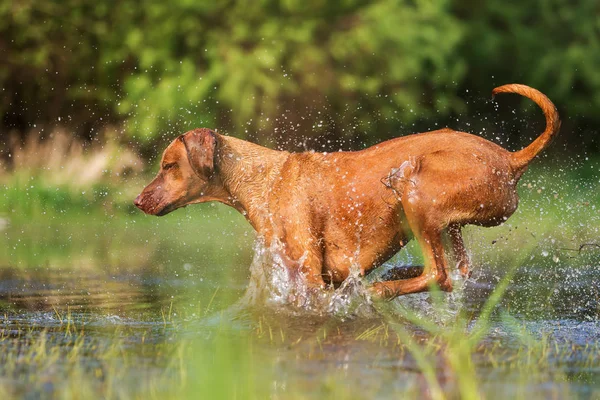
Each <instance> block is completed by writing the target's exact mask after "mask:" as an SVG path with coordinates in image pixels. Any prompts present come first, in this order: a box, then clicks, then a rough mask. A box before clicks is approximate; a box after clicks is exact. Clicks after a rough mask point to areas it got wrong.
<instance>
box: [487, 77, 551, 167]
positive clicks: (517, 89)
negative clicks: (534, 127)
mask: <svg viewBox="0 0 600 400" xmlns="http://www.w3.org/2000/svg"><path fill="white" fill-rule="evenodd" d="M497 93H517V94H520V95H521V96H525V97H527V98H529V99H531V100H533V101H534V102H535V103H536V104H537V105H538V106H540V108H541V109H542V111H543V112H544V115H545V116H546V130H544V132H543V133H542V134H541V135H540V136H539V137H538V138H537V139H535V140H534V141H533V143H531V144H530V145H529V146H527V147H525V148H524V149H523V150H519V151H516V152H514V153H512V159H513V166H514V168H515V169H516V170H522V169H523V168H525V167H526V166H527V165H528V164H529V163H530V162H531V160H533V159H534V158H535V156H537V155H538V154H539V153H540V152H541V151H542V150H544V149H545V148H546V147H548V145H549V144H550V142H551V141H552V139H553V138H554V137H555V136H556V134H557V133H558V130H559V129H560V118H559V117H558V111H556V107H555V106H554V104H553V103H552V102H551V101H550V99H549V98H548V97H546V95H545V94H543V93H542V92H540V91H539V90H536V89H533V88H530V87H529V86H525V85H519V84H510V85H503V86H500V87H497V88H496V89H494V90H493V91H492V96H495V95H496V94H497Z"/></svg>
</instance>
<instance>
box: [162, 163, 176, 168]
mask: <svg viewBox="0 0 600 400" xmlns="http://www.w3.org/2000/svg"><path fill="white" fill-rule="evenodd" d="M176 166H177V164H176V163H171V164H165V165H163V169H164V170H168V169H171V168H174V167H176Z"/></svg>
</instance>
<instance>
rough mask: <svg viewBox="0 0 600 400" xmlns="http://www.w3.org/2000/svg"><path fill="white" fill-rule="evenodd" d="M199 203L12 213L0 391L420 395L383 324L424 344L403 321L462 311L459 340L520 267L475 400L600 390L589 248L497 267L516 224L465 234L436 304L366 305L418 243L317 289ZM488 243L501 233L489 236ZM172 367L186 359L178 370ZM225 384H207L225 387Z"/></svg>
mask: <svg viewBox="0 0 600 400" xmlns="http://www.w3.org/2000/svg"><path fill="white" fill-rule="evenodd" d="M206 210H207V209H206V208H205V209H204V210H202V212H206ZM200 214H201V213H200V212H198V215H196V214H193V213H192V214H188V217H187V218H186V215H185V214H184V215H180V216H175V217H173V218H171V217H168V218H167V219H161V220H155V219H147V218H145V217H144V218H140V219H136V220H126V221H124V222H123V221H121V222H119V221H109V222H106V221H104V219H102V218H98V219H96V220H92V222H90V223H85V224H83V223H81V224H76V229H77V230H78V232H80V234H79V235H73V233H72V232H69V227H68V226H66V225H65V224H64V223H63V222H62V221H61V222H59V223H58V225H53V224H52V223H50V224H48V225H47V226H46V225H44V226H34V225H28V224H25V223H23V224H17V223H14V222H13V223H12V224H11V225H10V226H9V227H8V228H7V230H5V231H4V237H5V240H6V242H7V244H8V246H7V248H8V249H9V250H8V251H7V252H6V253H4V254H5V255H4V256H3V257H0V271H1V272H0V274H1V279H0V354H1V355H0V361H2V365H3V367H2V368H0V371H1V373H0V393H4V392H3V390H9V392H8V393H9V395H10V396H26V397H29V398H40V397H42V398H43V397H61V396H63V395H64V393H65V392H64V390H65V389H64V387H67V388H70V387H71V386H75V388H74V389H72V390H80V386H81V385H80V384H79V383H76V384H74V383H73V382H87V383H86V385H88V386H85V387H86V388H87V389H86V390H92V391H93V392H94V393H99V394H102V395H106V394H107V393H108V394H110V393H112V395H113V396H116V397H119V396H121V397H128V396H129V397H135V396H136V395H137V396H145V394H147V393H159V394H163V395H164V396H165V397H168V396H171V397H172V396H175V397H176V395H177V393H178V392H174V390H175V389H174V388H179V387H180V386H182V383H181V382H184V381H185V382H188V383H187V385H190V384H191V383H190V382H192V383H193V382H194V379H191V380H190V378H189V377H190V376H192V377H196V376H197V377H198V381H199V382H200V383H198V384H199V385H201V387H202V388H206V387H210V386H211V385H209V384H210V383H215V384H216V383H217V381H218V377H228V378H231V379H232V381H235V380H236V379H240V376H248V377H250V378H248V379H249V380H250V381H256V382H259V383H258V385H259V386H260V388H254V389H252V390H264V391H265V392H264V393H265V396H267V397H272V398H288V397H290V395H292V394H295V395H297V396H299V397H303V398H315V399H317V398H324V397H331V396H332V393H335V394H336V396H340V398H355V397H356V395H357V394H360V396H359V397H363V395H364V394H369V397H371V398H381V399H384V398H397V397H398V396H400V395H405V396H408V397H410V396H413V397H421V396H423V395H426V394H427V393H429V394H431V391H430V390H431V388H430V383H429V382H428V381H427V379H426V377H425V375H424V374H423V366H422V365H421V364H419V361H418V360H417V358H416V357H415V354H413V353H411V351H409V350H408V349H407V347H406V341H405V340H404V339H402V340H401V337H400V336H399V335H400V333H398V332H397V329H401V330H403V331H405V332H407V333H408V334H409V336H410V338H412V339H411V340H414V341H415V343H416V344H417V345H418V346H420V347H421V348H424V349H429V350H428V351H430V350H431V348H429V347H427V346H428V345H429V344H431V343H433V342H435V341H436V340H437V339H434V338H433V336H434V335H432V334H431V333H430V332H429V331H428V330H427V328H426V326H423V325H421V324H419V323H418V322H417V323H415V322H411V320H410V317H411V316H416V317H417V319H420V320H422V321H429V322H432V323H433V324H434V325H435V326H436V327H437V328H439V329H440V332H442V334H448V335H450V334H451V333H452V332H453V329H455V328H456V326H457V325H458V324H460V323H463V322H464V323H465V326H466V329H465V330H464V332H465V335H467V334H469V332H471V331H472V330H473V329H474V327H475V326H476V324H477V321H478V318H479V316H480V313H481V310H482V309H483V307H484V304H485V303H486V301H487V300H488V298H489V296H490V294H491V293H493V291H494V290H495V288H496V287H497V286H498V285H499V282H501V281H502V277H503V276H505V275H506V274H507V271H509V270H510V269H511V268H513V267H515V266H516V271H515V275H514V278H513V280H512V283H511V284H510V285H509V286H508V288H507V290H506V293H505V295H504V297H503V299H502V300H501V302H500V305H499V307H498V309H497V311H496V312H495V313H494V314H493V315H492V317H491V323H490V327H489V330H488V331H487V332H486V334H485V335H484V337H483V338H482V340H481V342H480V344H478V345H477V346H476V347H475V348H474V349H473V351H472V353H471V357H472V363H473V365H474V366H475V370H476V375H477V378H478V381H479V383H480V387H479V390H480V391H481V392H482V393H483V394H484V395H485V396H486V397H487V398H506V397H514V396H517V397H519V396H520V397H524V396H525V397H532V398H544V397H552V396H554V397H557V396H558V397H561V396H562V395H565V393H566V394H568V395H569V396H579V397H583V398H597V397H598V396H599V394H600V357H599V352H598V350H599V348H600V324H599V320H600V306H599V304H600V302H599V301H598V299H599V298H600V294H599V289H598V284H597V283H598V282H600V270H599V268H598V266H599V263H598V260H599V259H600V254H598V253H597V252H595V249H593V248H589V249H585V250H584V251H582V253H581V254H573V256H572V258H569V257H564V256H563V255H561V258H562V259H563V260H564V261H560V262H556V261H554V260H553V259H552V257H551V256H544V255H543V254H541V253H542V252H541V251H539V249H537V247H536V248H534V250H532V251H529V252H528V253H527V255H526V256H522V257H521V256H519V257H517V256H515V254H516V253H513V254H511V256H513V257H514V258H513V259H512V261H510V260H511V259H508V260H509V261H510V263H506V262H505V260H507V258H505V257H506V254H507V253H509V252H507V249H510V248H513V247H512V246H514V242H515V241H516V242H518V243H521V244H523V247H525V244H527V241H526V240H524V239H523V237H526V236H527V235H525V236H522V237H519V236H517V237H514V236H513V235H514V234H511V232H514V228H511V227H505V228H498V229H500V231H498V230H496V231H491V230H474V231H472V232H471V233H469V232H467V235H466V241H467V243H468V244H469V245H470V247H471V249H473V250H472V252H473V258H474V260H473V264H474V265H475V266H476V267H475V269H474V273H473V276H472V277H471V278H470V279H468V280H466V281H459V282H456V284H455V288H456V289H455V291H454V292H453V293H450V294H445V293H444V294H441V297H442V299H441V303H440V302H438V301H436V300H435V299H434V298H433V297H432V296H431V295H430V294H428V293H422V294H416V295H410V296H404V297H401V298H399V299H397V300H394V301H392V302H384V303H378V302H374V301H373V300H372V299H371V298H370V297H369V295H368V292H367V291H366V289H365V288H366V285H367V284H368V281H369V280H373V279H379V277H381V276H386V275H389V274H392V273H393V272H394V271H395V272H396V273H397V272H398V271H399V270H398V267H402V266H406V265H418V264H419V263H420V259H419V256H418V254H417V253H416V252H415V251H414V250H415V249H414V247H413V248H411V247H410V246H409V248H408V252H407V253H402V254H400V255H399V256H398V257H396V258H395V259H394V260H392V261H391V262H390V263H388V264H386V265H385V266H384V267H382V268H380V270H379V271H377V273H376V274H375V275H374V276H370V277H368V279H366V280H365V279H360V278H358V277H356V276H352V277H351V278H350V279H349V280H348V281H347V282H346V283H345V284H344V285H342V287H340V288H338V289H337V290H333V289H328V290H324V291H320V292H318V293H315V292H311V291H309V290H307V289H306V286H305V285H303V283H302V282H301V281H297V280H293V279H290V277H289V276H287V273H286V271H285V269H283V268H282V266H281V263H280V262H279V260H277V258H276V257H273V256H272V255H271V254H272V253H271V252H270V251H269V249H265V248H264V247H263V246H261V244H260V242H254V241H253V238H252V235H248V233H247V231H244V230H243V229H245V228H242V230H240V229H239V228H236V227H238V226H244V225H243V221H241V220H236V219H235V218H237V217H232V216H231V215H230V214H228V212H225V214H224V211H218V212H217V213H216V214H209V215H208V216H206V215H204V216H202V217H199V215H200ZM115 224H116V225H117V226H116V227H115ZM57 226H59V227H60V229H61V232H59V233H58V234H57V233H56V232H57V229H58V228H57ZM88 227H89V231H86V229H88ZM502 229H504V230H503V231H502ZM165 232H169V234H168V235H165ZM480 232H485V234H486V235H489V236H480V235H481V233H480ZM497 237H502V238H508V239H502V240H500V241H499V242H498V243H496V244H494V245H493V246H490V245H489V243H490V242H492V241H494V240H497V239H496V238H497ZM207 238H209V241H208V242H207V241H206V240H207ZM491 238H493V239H491ZM234 239H235V240H234ZM538 242H539V241H538ZM253 243H255V244H254V246H253ZM252 246H253V247H252ZM536 246H539V244H537V243H536ZM557 246H558V245H555V247H557ZM57 247H60V248H62V249H63V251H62V252H57V251H56V249H57ZM11 249H12V250H11ZM23 249H35V253H37V255H36V256H35V257H33V256H32V255H31V254H30V253H31V252H32V251H30V252H27V251H25V250H23ZM115 254H116V255H118V256H115ZM530 254H538V255H539V256H537V257H533V258H532V256H530ZM569 254H571V253H569ZM1 255H2V254H0V256H1ZM44 260H45V261H44ZM409 272H410V271H409ZM412 273H414V271H412V272H410V273H409V275H410V274H412ZM447 339H448V340H451V339H452V338H451V336H448V337H447ZM42 340H43V343H44V345H43V346H42V345H41V342H42ZM223 343H224V344H223ZM221 345H222V346H223V348H224V349H221V347H219V346H221ZM436 346H437V345H436ZM444 346H446V345H441V344H440V345H439V347H438V349H437V350H436V351H433V352H431V353H428V357H429V359H430V360H432V361H431V362H432V365H433V368H434V372H435V377H436V379H437V381H438V383H439V384H440V385H441V387H442V388H443V389H444V390H445V391H446V392H448V393H452V392H456V391H457V390H458V389H457V382H458V381H459V379H458V378H457V374H458V372H456V371H454V370H453V368H452V367H451V366H449V363H450V362H451V360H449V359H448V358H447V354H446V353H444V350H443V349H444ZM219 349H221V350H219ZM40 354H45V355H44V356H43V357H42V356H40ZM173 360H175V361H173ZM182 360H183V361H182ZM194 360H201V362H200V361H198V363H200V364H201V365H197V364H195V362H196V361H194ZM207 360H208V361H207ZM180 363H183V364H186V363H191V367H189V368H190V369H189V370H186V372H185V373H183V372H182V371H183V370H181V369H178V368H179V367H177V365H179V364H180ZM215 363H216V364H215ZM186 365H187V364H186ZM204 365H208V366H209V367H203V366H204ZM206 368H208V369H206ZM184 375H185V376H187V378H185V379H184ZM74 376H76V377H79V378H78V379H79V380H77V379H75V378H74ZM81 376H83V377H85V379H84V378H81ZM203 376H204V377H205V378H202V377H203ZM202 379H206V382H207V383H206V386H202V383H201V382H204V381H203V380H202ZM223 379H225V378H223ZM213 380H214V381H215V382H212V381H213ZM238 384H240V385H241V383H239V382H238ZM223 385H224V387H226V386H227V384H226V383H223ZM231 385H232V386H235V385H233V384H231ZM248 385H249V384H248ZM235 387H237V386H235ZM6 388H10V389H6ZM81 390H82V389H81ZM210 390H213V389H210ZM214 390H216V389H214ZM223 390H225V391H224V392H217V394H214V393H212V392H211V393H212V394H214V396H213V397H214V398H219V397H221V398H227V397H228V396H226V394H230V392H227V391H226V389H223ZM118 393H121V395H119V394H118ZM140 393H142V394H140ZM144 393H145V394H144ZM218 393H221V396H219V395H218ZM261 393H262V392H261ZM109 397H110V396H109ZM149 398H150V397H149Z"/></svg>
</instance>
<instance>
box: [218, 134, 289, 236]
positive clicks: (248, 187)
mask: <svg viewBox="0 0 600 400" xmlns="http://www.w3.org/2000/svg"><path fill="white" fill-rule="evenodd" d="M218 140H219V144H218V156H217V157H216V161H217V168H218V174H219V177H220V179H221V182H222V185H223V188H224V189H225V190H226V191H227V193H228V194H229V198H228V199H227V200H228V201H226V202H224V203H226V204H229V205H231V206H233V207H234V208H236V209H237V210H238V211H239V212H241V213H242V215H244V216H245V217H246V218H247V219H248V221H249V222H250V223H251V224H252V226H253V227H254V228H255V229H256V230H257V231H258V232H263V231H264V230H265V229H268V218H269V210H268V198H269V191H270V189H271V188H272V186H273V181H274V179H275V178H276V177H277V176H279V173H280V171H281V168H282V166H283V164H284V163H285V161H286V159H287V157H288V156H289V153H288V152H285V151H276V150H271V149H268V148H266V147H262V146H259V145H257V144H254V143H250V142H247V141H245V140H241V139H236V138H234V137H231V136H219V138H218Z"/></svg>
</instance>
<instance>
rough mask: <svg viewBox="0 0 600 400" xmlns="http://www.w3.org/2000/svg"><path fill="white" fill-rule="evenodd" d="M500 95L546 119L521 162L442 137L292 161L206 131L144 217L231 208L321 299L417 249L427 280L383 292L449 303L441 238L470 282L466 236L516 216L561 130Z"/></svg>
mask: <svg viewBox="0 0 600 400" xmlns="http://www.w3.org/2000/svg"><path fill="white" fill-rule="evenodd" d="M493 93H494V94H496V93H518V94H520V95H522V96H525V97H528V98H530V99H531V100H533V101H534V102H536V103H537V104H538V105H539V106H540V107H541V108H542V110H543V111H544V114H545V117H546V130H545V131H544V132H543V133H542V134H541V135H540V136H539V137H538V138H537V139H536V140H535V141H534V142H533V143H532V144H531V145H529V146H528V147H527V148H525V149H523V150H521V151H517V152H514V153H511V152H509V151H507V150H505V149H503V148H501V147H500V146H498V145H496V144H494V143H491V142H489V141H487V140H485V139H482V138H480V137H478V136H473V135H470V134H468V133H464V132H457V131H453V130H451V129H441V130H437V131H433V132H426V133H420V134H416V135H410V136H406V137H401V138H397V139H393V140H389V141H386V142H383V143H380V144H378V145H375V146H373V147H371V148H368V149H365V150H362V151H356V152H337V153H315V152H307V153H288V152H283V151H275V150H270V149H267V148H264V147H261V146H258V145H256V144H252V143H249V142H246V141H243V140H239V139H235V138H233V137H229V136H222V135H219V134H217V133H215V132H213V131H211V130H209V129H195V130H193V131H190V132H187V133H185V134H184V135H181V136H179V137H178V138H177V139H176V140H174V141H173V142H172V143H171V144H170V145H169V146H168V147H167V149H166V150H165V152H164V154H163V157H162V162H161V168H160V171H159V173H158V176H157V177H156V178H155V179H154V180H153V181H152V182H151V183H150V184H149V185H148V186H147V187H146V188H145V189H144V190H143V191H142V193H141V194H140V195H139V196H138V197H137V198H136V199H135V205H136V206H137V207H139V208H140V209H141V210H142V211H144V212H145V213H147V214H152V215H165V214H167V213H169V212H171V211H173V210H175V209H177V208H180V207H184V206H186V205H188V204H193V203H202V202H206V201H212V200H215V201H220V202H222V203H225V204H227V205H230V206H232V207H234V208H236V209H237V210H238V211H240V212H241V213H242V214H243V215H244V216H245V217H246V218H247V219H248V221H249V222H250V224H252V226H253V227H254V229H256V230H257V231H258V233H259V234H260V235H261V236H262V237H264V240H265V243H266V244H267V245H270V244H273V243H278V244H279V245H280V246H279V248H280V249H281V250H280V253H281V254H280V255H281V256H282V257H283V259H284V260H285V264H286V267H287V268H288V270H289V271H290V273H292V274H298V273H302V274H303V275H304V276H305V278H306V281H307V282H308V284H309V285H310V286H313V287H322V286H324V285H325V283H332V284H339V283H341V282H342V281H343V280H344V279H346V277H348V275H349V273H350V269H351V267H352V266H356V268H359V269H360V273H361V275H365V274H367V273H368V272H369V271H371V270H372V269H374V268H376V267H377V266H379V265H381V264H382V263H383V262H384V261H386V260H387V259H389V258H390V257H391V256H392V255H394V254H395V253H396V252H398V251H399V250H400V249H401V248H402V247H403V246H404V245H405V244H406V243H407V242H408V241H409V240H410V239H412V238H413V237H414V238H416V239H417V241H418V242H419V245H420V247H421V249H422V251H423V255H424V257H425V269H424V271H423V274H422V275H420V276H418V277H415V278H411V279H402V280H393V281H385V282H377V283H375V284H374V285H373V286H372V288H371V289H372V291H373V292H374V293H375V294H377V295H379V296H381V297H387V298H392V297H395V296H398V295H401V294H406V293H415V292H420V291H424V290H427V288H428V286H429V285H431V284H433V283H437V284H438V285H439V287H440V288H441V289H442V290H446V291H450V290H452V283H451V280H450V277H449V273H448V265H447V261H446V257H445V255H444V247H443V244H442V235H443V234H444V233H446V232H447V233H448V234H449V236H450V240H451V243H452V248H453V251H454V253H455V254H456V257H457V261H458V267H459V269H460V272H461V273H462V274H463V275H468V274H469V259H468V256H467V253H466V251H465V247H464V244H463V240H462V237H461V232H460V229H461V227H462V226H463V225H465V224H475V225H482V226H494V225H499V224H501V223H503V222H504V221H506V220H507V219H508V217H510V216H511V215H512V213H513V212H514V211H515V210H516V208H517V202H518V196H517V192H516V185H517V181H518V180H519V178H520V177H521V175H522V174H523V173H524V172H525V170H526V169H527V165H528V164H529V163H530V162H531V160H532V159H533V158H534V157H535V156H536V155H537V154H538V153H539V152H540V151H542V150H543V149H544V148H546V146H547V145H548V144H549V143H550V140H551V139H552V137H553V136H554V135H556V133H557V132H558V130H559V127H560V120H559V118H558V113H557V111H556V108H555V107H554V105H553V104H552V102H551V101H550V100H549V99H548V98H547V97H546V96H545V95H544V94H542V93H540V92H539V91H537V90H535V89H532V88H529V87H527V86H524V85H516V84H514V85H505V86H501V87H498V88H496V89H494V91H493Z"/></svg>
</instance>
